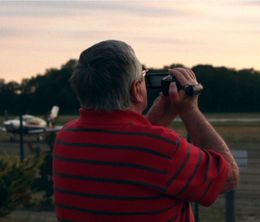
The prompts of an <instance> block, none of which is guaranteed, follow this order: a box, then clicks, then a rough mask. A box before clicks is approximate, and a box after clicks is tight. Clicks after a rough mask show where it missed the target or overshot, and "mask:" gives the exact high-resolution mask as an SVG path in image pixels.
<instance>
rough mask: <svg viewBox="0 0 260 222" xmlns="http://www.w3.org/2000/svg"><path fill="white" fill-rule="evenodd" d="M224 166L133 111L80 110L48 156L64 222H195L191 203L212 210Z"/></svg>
mask: <svg viewBox="0 0 260 222" xmlns="http://www.w3.org/2000/svg"><path fill="white" fill-rule="evenodd" d="M227 176H228V163H227V162H226V161H225V159H224V158H223V157H222V156H221V155H220V154H219V153H217V152H215V151H213V150H207V151H205V150H202V149H200V148H198V147H196V146H194V145H192V144H190V143H188V142H187V141H186V139H184V138H181V137H180V136H179V135H178V134H177V133H176V132H174V131H173V130H170V129H168V128H166V127H159V126H153V125H152V124H151V123H150V122H149V121H148V120H147V119H146V118H144V117H143V116H142V115H140V114H138V113H135V112H131V111H116V112H99V111H90V110H85V109H81V110H80V118H79V119H77V120H73V121H71V122H69V123H68V124H66V125H65V126H64V128H63V129H62V130H61V131H60V132H59V133H58V135H57V138H56V142H55V149H54V152H53V181H54V198H55V207H56V215H57V219H58V221H61V222H65V221H66V222H70V221H73V222H139V221H140V222H173V221H178V222H188V221H189V222H193V221H194V218H193V214H192V209H191V205H190V203H191V202H197V203H200V204H202V205H204V206H209V205H210V204H212V203H213V202H214V201H215V200H216V198H217V196H218V195H219V193H220V192H221V190H222V189H223V186H224V182H225V180H226V179H227Z"/></svg>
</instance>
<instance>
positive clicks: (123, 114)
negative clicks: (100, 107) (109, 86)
mask: <svg viewBox="0 0 260 222" xmlns="http://www.w3.org/2000/svg"><path fill="white" fill-rule="evenodd" d="M79 111H80V121H82V122H84V123H92V124H95V125H107V124H110V125H116V124H141V125H150V122H149V121H148V120H147V119H146V118H145V117H144V116H143V115H141V114H139V113H136V112H133V111H129V110H127V111H121V110H117V111H112V112H105V111H96V110H89V109H85V108H81V109H80V110H79Z"/></svg>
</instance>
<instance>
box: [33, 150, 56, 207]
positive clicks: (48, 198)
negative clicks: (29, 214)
mask: <svg viewBox="0 0 260 222" xmlns="http://www.w3.org/2000/svg"><path fill="white" fill-rule="evenodd" d="M32 187H33V191H34V192H39V191H41V192H43V196H42V199H41V203H40V205H41V207H44V208H51V207H52V206H53V202H52V195H53V182H52V153H51V151H48V152H46V153H45V155H44V159H43V163H42V164H41V166H40V169H39V176H38V177H37V178H36V179H35V180H34V182H33V186H32Z"/></svg>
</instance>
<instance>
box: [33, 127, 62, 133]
mask: <svg viewBox="0 0 260 222" xmlns="http://www.w3.org/2000/svg"><path fill="white" fill-rule="evenodd" d="M62 127H63V126H55V127H50V128H42V129H31V130H29V131H28V134H40V133H46V132H57V131H59V130H61V129H62Z"/></svg>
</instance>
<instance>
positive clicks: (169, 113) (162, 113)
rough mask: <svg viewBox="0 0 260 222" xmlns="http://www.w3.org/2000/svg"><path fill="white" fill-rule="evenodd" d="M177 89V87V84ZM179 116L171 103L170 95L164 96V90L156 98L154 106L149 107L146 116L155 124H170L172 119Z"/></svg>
mask: <svg viewBox="0 0 260 222" xmlns="http://www.w3.org/2000/svg"><path fill="white" fill-rule="evenodd" d="M175 88H176V90H177V87H176V85H175ZM176 116H177V112H176V111H175V110H174V107H173V106H172V105H171V102H170V99H169V97H168V96H164V95H163V94H162V92H161V93H160V95H159V96H158V97H157V98H156V99H155V100H154V103H153V105H152V107H151V108H150V109H149V111H148V113H147V115H146V118H147V119H148V120H149V121H150V122H151V123H152V124H154V125H161V126H169V125H170V124H171V122H172V120H173V119H174V118H175V117H176Z"/></svg>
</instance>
